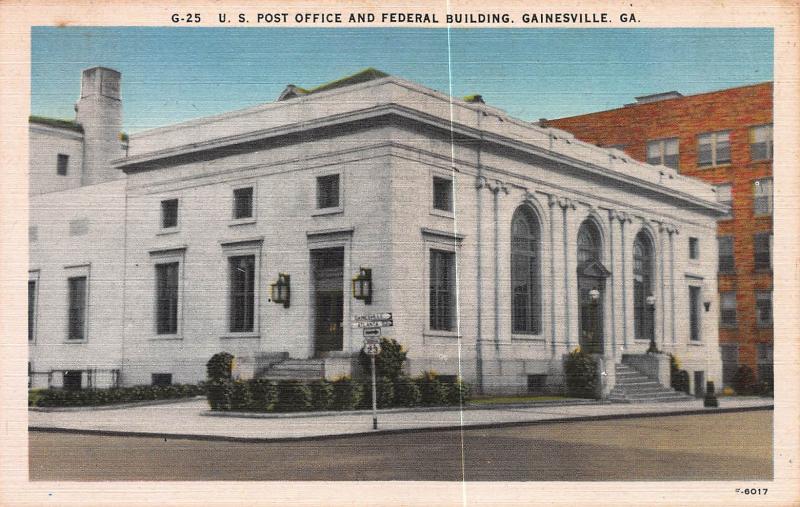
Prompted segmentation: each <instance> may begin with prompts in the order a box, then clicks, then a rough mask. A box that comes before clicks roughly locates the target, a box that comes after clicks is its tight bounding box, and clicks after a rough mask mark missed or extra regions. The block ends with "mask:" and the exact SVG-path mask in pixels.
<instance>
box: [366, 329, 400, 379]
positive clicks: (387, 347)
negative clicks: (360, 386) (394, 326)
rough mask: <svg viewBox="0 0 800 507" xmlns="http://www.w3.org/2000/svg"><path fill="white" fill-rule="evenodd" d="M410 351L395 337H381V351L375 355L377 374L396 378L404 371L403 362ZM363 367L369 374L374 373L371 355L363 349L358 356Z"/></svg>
mask: <svg viewBox="0 0 800 507" xmlns="http://www.w3.org/2000/svg"><path fill="white" fill-rule="evenodd" d="M406 356H408V353H407V352H406V351H404V350H403V347H402V346H401V345H400V344H399V343H397V340H395V339H394V338H386V337H383V338H381V353H380V354H378V355H377V356H376V357H375V376H376V377H377V378H380V377H386V378H388V379H389V380H392V381H394V380H396V379H397V378H398V377H400V375H401V374H402V373H403V363H404V362H405V361H406ZM358 361H359V363H360V364H361V368H362V369H363V371H364V372H365V374H366V375H367V376H369V375H371V374H372V366H371V360H370V356H368V355H367V354H365V353H364V351H363V350H362V351H361V353H360V354H359V356H358Z"/></svg>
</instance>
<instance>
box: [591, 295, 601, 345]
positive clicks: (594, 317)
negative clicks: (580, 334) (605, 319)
mask: <svg viewBox="0 0 800 507" xmlns="http://www.w3.org/2000/svg"><path fill="white" fill-rule="evenodd" d="M589 299H590V300H591V302H592V324H591V328H590V329H589V331H590V332H591V333H592V334H591V337H590V339H589V343H590V346H589V348H590V349H591V352H596V350H595V349H596V348H597V345H598V344H597V302H598V300H599V299H600V291H599V290H597V287H595V288H593V289H592V290H590V291H589Z"/></svg>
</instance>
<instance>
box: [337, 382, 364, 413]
mask: <svg viewBox="0 0 800 507" xmlns="http://www.w3.org/2000/svg"><path fill="white" fill-rule="evenodd" d="M362 395H363V390H362V386H361V383H360V382H355V381H353V379H351V378H350V377H349V376H344V377H339V378H337V379H336V380H334V381H333V402H332V404H331V408H332V409H333V410H353V409H354V408H356V407H357V406H358V404H359V402H360V401H361V397H362Z"/></svg>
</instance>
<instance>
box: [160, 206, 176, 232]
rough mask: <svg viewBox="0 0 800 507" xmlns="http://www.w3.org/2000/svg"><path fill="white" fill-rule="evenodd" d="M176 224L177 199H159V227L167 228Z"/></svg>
mask: <svg viewBox="0 0 800 507" xmlns="http://www.w3.org/2000/svg"><path fill="white" fill-rule="evenodd" d="M177 226H178V200H177V199H167V200H166V201H161V228H162V229H169V228H172V227H177Z"/></svg>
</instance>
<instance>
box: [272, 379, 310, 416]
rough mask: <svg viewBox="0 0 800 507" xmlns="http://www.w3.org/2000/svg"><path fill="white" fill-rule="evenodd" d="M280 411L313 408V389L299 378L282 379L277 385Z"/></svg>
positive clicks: (300, 410)
mask: <svg viewBox="0 0 800 507" xmlns="http://www.w3.org/2000/svg"><path fill="white" fill-rule="evenodd" d="M277 391H278V400H277V402H276V403H275V410H276V411H278V412H303V411H305V410H309V409H311V390H310V389H309V388H308V386H307V385H306V384H304V383H302V382H300V381H299V380H281V381H280V382H278V385H277Z"/></svg>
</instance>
